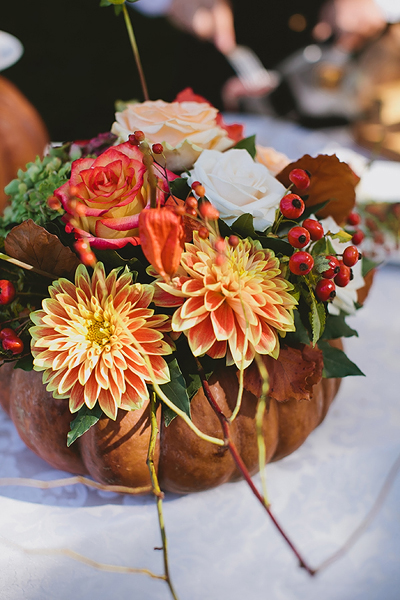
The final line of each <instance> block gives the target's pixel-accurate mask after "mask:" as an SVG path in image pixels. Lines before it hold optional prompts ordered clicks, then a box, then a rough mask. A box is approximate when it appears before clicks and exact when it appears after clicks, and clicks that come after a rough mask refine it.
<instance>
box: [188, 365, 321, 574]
mask: <svg viewBox="0 0 400 600" xmlns="http://www.w3.org/2000/svg"><path fill="white" fill-rule="evenodd" d="M196 363H197V370H198V373H199V375H200V379H201V383H202V386H203V390H204V394H205V396H206V398H207V400H208V402H209V404H210V405H211V408H212V409H213V410H214V412H215V413H216V415H217V417H218V418H219V420H220V423H221V427H222V431H223V433H224V438H225V441H226V445H227V447H228V449H229V451H230V453H231V455H232V458H233V460H234V461H235V463H236V466H237V467H238V469H239V471H240V472H241V473H242V475H243V478H244V479H245V481H246V482H247V483H248V485H249V487H250V489H251V491H252V492H253V494H254V495H255V497H256V498H257V500H258V501H259V502H260V503H261V504H262V506H263V507H264V508H265V510H266V511H267V513H268V515H269V517H270V518H271V520H272V522H273V524H274V525H275V527H276V528H277V530H278V531H279V533H280V534H281V536H282V537H283V539H284V540H285V541H286V543H287V544H288V545H289V547H290V548H291V549H292V551H293V552H294V554H295V555H296V557H297V559H298V561H299V565H300V567H301V568H303V569H305V570H306V571H307V572H308V573H309V574H310V575H315V573H316V571H315V570H314V569H312V568H311V567H309V566H308V565H307V563H306V562H305V560H304V559H303V557H302V556H301V554H300V552H299V551H298V550H297V548H296V547H295V546H294V544H293V542H291V540H290V539H289V538H288V536H287V535H286V533H285V532H284V531H283V529H282V527H281V526H280V525H279V523H278V521H277V520H276V518H275V517H274V515H273V513H272V512H271V508H270V507H269V505H268V504H266V502H265V499H264V498H263V496H262V495H261V494H260V492H259V491H258V489H257V488H256V486H255V485H254V483H253V481H252V479H251V476H250V473H249V471H248V470H247V467H246V465H245V464H244V462H243V460H242V458H241V456H240V454H239V452H238V450H237V448H236V445H235V443H234V442H233V441H232V438H231V431H230V426H229V421H228V419H227V417H226V416H225V415H224V413H223V412H222V410H221V409H220V407H219V406H218V404H217V402H216V401H215V399H214V397H213V395H212V392H211V389H210V386H209V385H208V381H207V379H206V375H205V372H204V369H203V367H202V366H201V363H200V362H199V361H198V360H197V359H196Z"/></svg>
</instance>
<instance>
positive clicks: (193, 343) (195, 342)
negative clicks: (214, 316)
mask: <svg viewBox="0 0 400 600" xmlns="http://www.w3.org/2000/svg"><path fill="white" fill-rule="evenodd" d="M187 337H188V342H189V346H190V349H191V351H192V352H193V355H194V356H202V355H203V354H206V352H207V351H208V350H209V349H210V348H211V346H212V345H213V344H214V342H215V334H214V330H213V327H212V324H211V321H210V319H207V320H206V321H203V322H202V323H199V324H198V325H196V326H194V327H191V328H190V329H189V332H188V334H187Z"/></svg>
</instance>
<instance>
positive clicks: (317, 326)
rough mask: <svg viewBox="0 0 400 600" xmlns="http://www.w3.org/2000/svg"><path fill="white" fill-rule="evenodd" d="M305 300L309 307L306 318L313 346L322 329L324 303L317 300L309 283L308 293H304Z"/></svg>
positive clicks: (324, 314)
mask: <svg viewBox="0 0 400 600" xmlns="http://www.w3.org/2000/svg"><path fill="white" fill-rule="evenodd" d="M306 301H307V304H308V306H309V309H310V312H309V315H308V318H309V321H310V325H311V331H312V344H313V346H315V344H316V343H317V341H318V340H319V338H320V337H321V335H322V333H323V331H324V327H325V319H326V311H325V306H324V304H323V303H322V302H317V300H316V298H315V295H314V291H313V289H312V287H311V285H309V288H308V294H306Z"/></svg>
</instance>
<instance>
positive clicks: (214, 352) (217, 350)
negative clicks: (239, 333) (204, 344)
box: [207, 340, 226, 358]
mask: <svg viewBox="0 0 400 600" xmlns="http://www.w3.org/2000/svg"><path fill="white" fill-rule="evenodd" d="M207 355H208V356H211V358H224V356H225V355H226V340H224V341H221V342H214V343H213V345H212V346H211V348H209V349H208V350H207Z"/></svg>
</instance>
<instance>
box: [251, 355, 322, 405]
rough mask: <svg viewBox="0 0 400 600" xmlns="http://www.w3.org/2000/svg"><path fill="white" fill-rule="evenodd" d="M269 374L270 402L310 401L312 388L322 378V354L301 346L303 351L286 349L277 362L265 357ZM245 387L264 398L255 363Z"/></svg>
mask: <svg viewBox="0 0 400 600" xmlns="http://www.w3.org/2000/svg"><path fill="white" fill-rule="evenodd" d="M262 359H263V362H264V364H265V366H266V368H267V370H268V374H269V392H268V396H269V398H274V399H275V400H277V401H278V402H285V401H287V400H292V399H293V400H310V398H311V396H312V388H313V386H314V385H315V384H316V383H318V382H319V381H320V380H321V378H322V368H323V360H322V352H321V351H320V350H319V349H318V348H311V346H306V345H303V344H302V345H301V346H300V348H291V347H290V346H283V347H282V348H281V351H280V354H279V358H278V360H275V359H274V358H272V357H271V356H263V357H262ZM244 387H245V389H246V390H248V391H249V392H251V393H253V394H254V395H255V396H256V397H257V398H258V397H259V396H260V394H261V378H260V374H259V372H258V368H257V365H256V363H255V362H253V364H252V365H251V366H250V367H248V368H247V369H246V370H245V372H244Z"/></svg>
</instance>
